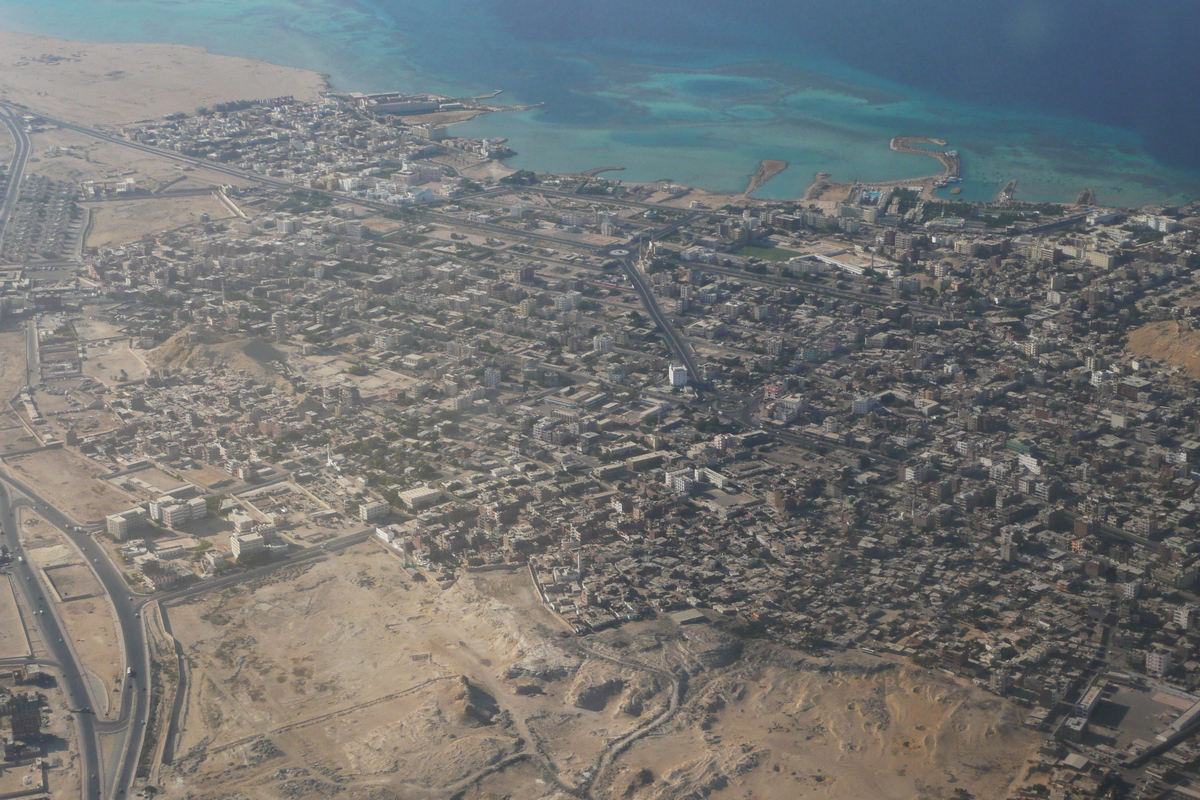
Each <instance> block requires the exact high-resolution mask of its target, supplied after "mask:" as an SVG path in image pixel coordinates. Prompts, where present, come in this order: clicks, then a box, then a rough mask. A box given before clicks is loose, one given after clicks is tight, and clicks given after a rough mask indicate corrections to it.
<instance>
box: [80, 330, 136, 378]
mask: <svg viewBox="0 0 1200 800" xmlns="http://www.w3.org/2000/svg"><path fill="white" fill-rule="evenodd" d="M148 373H149V370H148V369H146V362H144V361H142V359H141V358H140V357H138V356H137V355H136V354H135V353H134V352H133V350H132V348H130V346H129V340H128V339H118V340H116V341H114V342H112V343H111V344H92V345H88V347H87V360H86V361H84V362H83V374H84V375H86V376H88V377H89V378H93V379H95V380H97V381H100V382H101V383H103V384H104V385H106V386H116V385H118V384H121V383H125V382H127V381H140V380H142V379H143V378H145V377H146V375H147V374H148Z"/></svg>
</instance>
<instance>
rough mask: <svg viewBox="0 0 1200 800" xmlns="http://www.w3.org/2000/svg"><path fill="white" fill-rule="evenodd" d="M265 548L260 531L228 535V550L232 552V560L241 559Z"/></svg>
mask: <svg viewBox="0 0 1200 800" xmlns="http://www.w3.org/2000/svg"><path fill="white" fill-rule="evenodd" d="M266 549H267V543H266V542H265V541H264V540H263V537H262V534H261V533H239V534H234V535H233V536H230V537H229V551H230V552H231V553H233V560H234V561H241V560H242V559H244V558H247V557H249V556H252V555H254V554H256V553H261V552H263V551H264V550H266Z"/></svg>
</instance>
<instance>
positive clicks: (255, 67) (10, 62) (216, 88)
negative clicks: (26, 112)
mask: <svg viewBox="0 0 1200 800" xmlns="http://www.w3.org/2000/svg"><path fill="white" fill-rule="evenodd" d="M325 88H326V83H325V78H324V76H322V75H320V74H318V73H316V72H309V71H307V70H300V69H293V68H290V67H278V66H275V65H273V64H268V63H266V62H263V61H253V60H251V59H248V58H235V57H232V56H218V55H213V54H212V53H209V52H207V51H205V50H203V49H201V48H198V47H187V46H183V45H163V44H114V43H81V42H67V41H63V40H61V39H52V38H49V37H45V36H31V35H29V34H22V33H13V32H11V31H0V99H2V100H6V101H8V102H13V103H23V104H25V105H27V106H29V107H30V108H31V109H34V110H36V111H37V112H39V113H42V114H48V115H52V116H58V115H61V117H62V118H64V119H67V120H70V121H71V122H79V123H86V124H97V123H126V122H134V121H136V120H140V119H147V118H153V117H159V116H161V115H163V114H171V113H175V112H178V111H185V112H192V111H194V110H195V109H196V108H197V107H198V106H203V105H209V104H212V103H216V102H222V101H229V100H235V99H255V98H265V97H279V96H281V95H293V96H295V97H297V98H299V99H305V100H308V99H313V98H315V97H316V96H317V93H318V92H319V91H322V90H323V89H325Z"/></svg>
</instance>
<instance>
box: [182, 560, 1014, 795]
mask: <svg viewBox="0 0 1200 800" xmlns="http://www.w3.org/2000/svg"><path fill="white" fill-rule="evenodd" d="M168 616H169V619H170V623H171V626H172V631H173V632H174V635H175V636H176V637H177V638H178V639H179V640H180V641H181V643H182V644H183V646H184V649H185V654H186V659H187V663H188V665H189V668H190V673H189V686H190V688H189V692H188V696H187V702H186V711H185V714H184V716H183V719H182V728H183V733H182V736H181V737H180V738H179V739H178V741H177V743H176V744H177V746H176V747H175V748H174V756H175V757H174V759H173V763H171V764H170V765H168V766H167V767H165V768H164V770H163V772H162V776H161V779H160V783H161V784H162V785H164V786H165V788H166V790H167V792H168V796H170V797H180V798H182V797H185V796H190V797H193V798H205V797H213V798H216V797H223V796H226V795H227V794H228V793H229V792H230V791H234V790H235V787H237V790H240V791H242V792H244V793H249V794H252V795H253V796H255V797H262V798H284V797H287V798H308V797H312V798H317V797H325V796H329V795H331V794H334V793H337V794H342V793H343V792H345V794H344V796H346V797H355V798H357V797H382V796H387V797H398V798H427V797H428V798H432V797H448V796H452V795H455V794H456V793H457V792H462V793H463V794H462V796H463V797H464V798H480V800H482V799H483V798H500V797H504V796H506V795H511V796H514V797H518V796H519V797H530V798H549V797H554V796H563V794H562V789H563V788H564V787H566V788H570V789H572V790H576V791H582V790H586V788H587V787H589V786H590V787H591V790H592V793H593V794H594V796H596V797H602V798H609V797H611V798H617V797H627V798H661V800H667V798H676V797H683V796H691V795H692V793H696V794H695V795H694V796H710V795H711V796H713V797H720V798H734V797H738V798H741V797H755V798H763V799H765V800H771V799H772V798H781V799H782V798H789V800H790V798H793V797H797V796H804V797H807V796H814V797H829V798H845V799H846V800H850V799H851V798H859V797H864V796H870V795H871V793H878V796H881V797H896V798H901V797H903V798H906V799H907V798H913V797H920V796H923V795H924V796H929V797H941V796H945V795H948V794H949V793H950V792H951V791H952V790H953V789H954V788H957V787H963V788H966V789H968V790H969V791H971V792H974V793H975V794H976V796H977V797H980V798H986V797H1000V796H1003V795H1004V788H1005V787H1006V786H1007V785H1008V782H1009V781H1010V780H1011V779H1012V777H1013V776H1014V775H1015V773H1016V771H1017V769H1018V768H1019V767H1020V765H1021V764H1022V763H1023V761H1024V759H1025V757H1026V755H1028V754H1029V752H1030V751H1031V749H1032V748H1033V747H1034V746H1035V744H1036V739H1035V737H1034V736H1032V735H1031V734H1028V733H1026V732H1024V731H1021V730H1019V729H1017V728H1016V726H1015V718H1014V715H1013V713H1012V712H1011V710H1010V709H1009V707H1008V706H1007V705H1006V704H1005V703H1004V702H1003V701H1000V700H998V699H995V698H992V697H990V696H986V695H983V694H982V693H979V692H976V691H974V690H969V689H964V688H961V687H959V686H958V685H956V684H954V683H953V682H950V681H948V680H943V679H942V678H941V677H940V676H938V677H934V676H930V675H929V674H927V673H924V672H921V671H918V670H912V669H909V668H904V667H898V666H896V665H894V664H890V663H888V662H884V661H881V660H878V659H874V658H870V657H867V656H858V657H853V656H850V657H847V658H845V659H844V660H843V661H841V662H838V663H837V664H832V663H830V664H818V663H815V662H813V661H811V660H808V659H804V658H801V657H799V656H797V655H796V654H794V653H791V652H790V651H784V650H781V649H779V648H775V647H772V646H768V645H764V644H759V643H754V642H751V643H744V642H743V641H742V640H741V639H739V638H738V637H736V636H733V635H731V634H729V633H725V632H722V631H721V630H719V629H717V628H714V627H712V626H710V625H696V626H689V627H687V628H680V627H679V626H677V625H675V624H674V623H671V622H669V621H665V620H658V621H653V622H648V623H639V624H637V625H631V626H627V627H625V628H622V629H620V630H617V631H609V632H605V633H604V634H600V635H597V636H592V637H587V638H584V639H576V638H575V637H571V636H564V635H563V628H562V626H561V625H560V624H559V623H558V622H557V621H556V620H555V619H554V618H553V617H552V616H551V615H549V614H548V613H547V612H546V611H544V610H543V609H542V608H541V606H540V604H539V603H538V602H537V600H536V597H535V595H534V592H533V591H532V587H531V585H530V583H529V579H528V576H527V574H526V573H524V572H522V571H520V570H518V571H513V572H508V571H500V572H490V573H473V574H468V575H466V576H464V577H463V578H461V579H460V580H459V581H458V582H457V583H456V584H455V585H453V586H452V587H450V588H448V589H445V590H439V589H438V588H436V587H434V586H431V585H430V584H428V583H421V582H414V581H412V580H411V579H410V578H409V577H408V576H407V574H406V573H404V572H403V571H402V570H401V569H400V568H399V565H398V562H397V560H396V559H395V557H394V556H392V555H391V554H390V553H387V552H384V551H382V550H381V549H380V548H377V547H376V546H374V545H373V544H366V545H362V546H360V547H356V548H353V549H351V550H349V551H347V552H346V553H344V554H342V555H334V556H331V557H329V558H328V559H326V560H324V561H320V562H315V563H311V564H307V565H304V566H302V567H289V568H286V570H284V571H281V572H280V573H278V574H275V575H272V576H269V577H267V578H257V579H254V580H252V581H250V582H248V583H247V584H245V585H243V586H239V587H236V588H233V589H229V590H226V591H224V592H221V593H219V594H214V595H213V596H210V597H203V598H201V599H196V600H192V601H188V602H187V603H186V604H184V605H178V606H174V607H171V608H169V609H168ZM683 673H686V674H687V675H688V676H689V678H688V682H687V685H686V688H685V687H684V685H683V683H682V682H680V681H678V679H677V678H675V677H673V676H675V675H680V674H683ZM676 692H679V698H680V702H679V704H678V706H677V707H675V706H674V701H673V698H674V697H675V696H676V694H675V693H676ZM651 732H653V733H652V735H647V734H651ZM627 736H633V737H634V743H633V744H632V746H631V747H630V748H629V749H628V750H627V751H624V752H620V753H619V754H618V750H619V749H620V748H617V747H616V745H617V744H618V743H619V742H622V741H623V739H624V738H625V737H627ZM776 767H778V769H776ZM835 773H836V778H835Z"/></svg>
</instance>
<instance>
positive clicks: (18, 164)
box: [0, 104, 29, 245]
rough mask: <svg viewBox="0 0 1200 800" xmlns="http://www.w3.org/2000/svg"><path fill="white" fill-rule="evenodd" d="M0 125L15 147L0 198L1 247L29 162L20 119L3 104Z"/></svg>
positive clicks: (27, 146)
mask: <svg viewBox="0 0 1200 800" xmlns="http://www.w3.org/2000/svg"><path fill="white" fill-rule="evenodd" d="M0 123H3V124H4V127H5V128H7V129H8V132H9V135H11V136H12V139H13V145H14V147H15V150H14V151H13V158H12V163H11V164H10V165H9V168H8V185H7V187H6V188H5V191H4V195H3V196H0V245H3V243H4V229H5V227H6V226H7V224H8V218H9V217H10V216H12V210H13V207H14V206H16V204H17V197H19V196H20V194H21V181H22V179H23V178H24V177H25V164H26V162H28V160H29V137H28V136H26V135H25V124H24V123H23V122H22V121H21V118H20V117H19V116H17V114H16V113H14V112H13V110H12V109H11V108H10V107H8V106H5V105H3V104H0Z"/></svg>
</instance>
